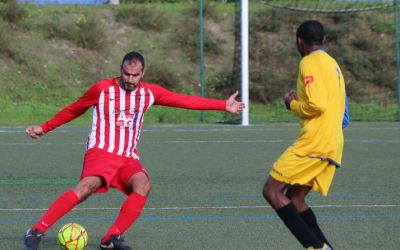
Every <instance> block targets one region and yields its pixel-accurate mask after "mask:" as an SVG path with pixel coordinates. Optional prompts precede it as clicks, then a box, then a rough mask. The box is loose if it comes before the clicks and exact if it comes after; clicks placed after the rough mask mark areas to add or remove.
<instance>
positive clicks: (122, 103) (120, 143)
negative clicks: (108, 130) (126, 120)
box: [117, 88, 125, 155]
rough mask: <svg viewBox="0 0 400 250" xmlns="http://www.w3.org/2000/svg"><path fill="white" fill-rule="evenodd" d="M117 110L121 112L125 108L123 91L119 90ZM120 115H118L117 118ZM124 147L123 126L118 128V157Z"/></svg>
mask: <svg viewBox="0 0 400 250" xmlns="http://www.w3.org/2000/svg"><path fill="white" fill-rule="evenodd" d="M119 90H120V91H119V107H120V108H119V110H123V109H124V108H123V107H125V90H123V89H121V88H120V89H119ZM119 115H120V114H119V113H118V116H119ZM124 147H125V128H124V127H123V126H120V127H119V148H118V153H117V154H118V155H122V152H123V151H124Z"/></svg>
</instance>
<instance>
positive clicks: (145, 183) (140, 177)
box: [127, 172, 151, 196]
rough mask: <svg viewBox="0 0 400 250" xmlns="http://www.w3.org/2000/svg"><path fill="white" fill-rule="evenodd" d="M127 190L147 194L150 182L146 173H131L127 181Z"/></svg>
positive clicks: (149, 189)
mask: <svg viewBox="0 0 400 250" xmlns="http://www.w3.org/2000/svg"><path fill="white" fill-rule="evenodd" d="M127 188H128V191H129V192H130V193H133V192H135V193H138V194H140V195H143V196H148V195H149V194H150V191H151V183H150V180H149V178H148V177H147V175H146V174H144V173H142V172H140V173H137V174H135V175H133V176H132V177H131V178H130V179H129V182H128V187H127Z"/></svg>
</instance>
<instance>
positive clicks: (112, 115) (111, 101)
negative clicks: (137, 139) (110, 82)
mask: <svg viewBox="0 0 400 250" xmlns="http://www.w3.org/2000/svg"><path fill="white" fill-rule="evenodd" d="M108 91H109V101H108V103H109V104H108V119H109V129H108V131H109V141H108V143H107V144H108V150H107V151H108V152H109V153H113V152H114V143H115V113H114V110H115V93H114V86H111V87H109V88H108Z"/></svg>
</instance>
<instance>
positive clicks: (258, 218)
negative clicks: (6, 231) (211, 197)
mask: <svg viewBox="0 0 400 250" xmlns="http://www.w3.org/2000/svg"><path fill="white" fill-rule="evenodd" d="M115 218H116V217H115V216H102V217H68V218H63V219H62V220H61V221H76V222H82V221H114V220H115ZM39 219H40V218H39V217H37V218H32V217H29V218H10V217H6V216H2V217H0V222H1V223H21V222H36V221H38V220H39ZM318 219H320V220H337V219H361V220H366V219H396V220H397V219H400V214H335V215H318ZM274 220H279V218H278V217H277V216H276V215H264V216H252V215H227V216H177V217H158V216H142V217H140V218H139V219H138V221H143V222H146V221H176V222H179V221H274Z"/></svg>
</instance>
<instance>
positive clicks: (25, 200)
mask: <svg viewBox="0 0 400 250" xmlns="http://www.w3.org/2000/svg"><path fill="white" fill-rule="evenodd" d="M56 196H57V195H56ZM56 196H48V195H42V194H41V195H40V196H39V195H32V194H29V196H28V195H27V196H25V195H21V196H13V197H9V196H0V201H1V202H4V203H6V202H10V201H18V203H19V204H20V205H21V204H30V205H32V204H43V202H52V201H53V200H54V199H55V198H56ZM396 197H398V198H400V197H399V194H397V193H370V194H368V193H359V194H351V193H343V194H340V193H339V194H330V195H329V196H328V197H327V198H324V200H352V201H356V200H365V199H386V198H390V200H393V199H396ZM125 199H126V197H125V196H122V195H117V196H116V195H114V196H111V195H110V196H108V197H107V198H105V197H104V196H101V195H93V196H91V197H90V198H89V199H88V200H87V201H86V202H85V204H91V203H93V202H103V201H115V202H123V201H124V200H125ZM309 199H310V200H313V199H321V197H320V196H319V195H317V194H311V195H310V197H309ZM213 200H214V201H219V200H232V201H235V200H249V201H256V200H261V201H263V200H264V198H263V197H262V196H261V194H260V195H213V196H211V195H192V196H186V195H165V196H162V195H159V196H157V195H154V196H149V198H148V201H149V202H157V201H179V202H181V201H213Z"/></svg>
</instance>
